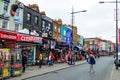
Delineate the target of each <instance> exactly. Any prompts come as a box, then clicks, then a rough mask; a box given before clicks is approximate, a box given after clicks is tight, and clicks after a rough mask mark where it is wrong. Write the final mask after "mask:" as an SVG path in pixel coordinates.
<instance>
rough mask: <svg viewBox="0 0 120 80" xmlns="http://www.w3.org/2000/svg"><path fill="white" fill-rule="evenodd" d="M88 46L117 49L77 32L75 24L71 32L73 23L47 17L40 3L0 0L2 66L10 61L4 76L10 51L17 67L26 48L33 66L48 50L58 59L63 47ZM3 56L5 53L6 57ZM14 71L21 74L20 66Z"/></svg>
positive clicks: (86, 47) (71, 48)
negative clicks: (40, 8)
mask: <svg viewBox="0 0 120 80" xmlns="http://www.w3.org/2000/svg"><path fill="white" fill-rule="evenodd" d="M72 32H73V38H72V36H71V34H72ZM71 43H73V45H72V46H71ZM103 45H104V46H106V47H104V46H103ZM88 48H90V49H93V50H94V51H96V50H98V49H100V50H108V49H110V50H111V51H114V50H115V45H114V43H112V42H110V41H107V40H102V39H99V38H94V39H93V38H91V39H90V38H89V39H85V38H84V37H83V36H81V35H79V34H78V33H77V27H76V26H74V27H73V31H72V26H71V25H66V24H63V23H62V20H61V19H51V18H50V17H48V16H46V13H45V12H44V11H43V12H41V11H40V10H39V7H38V5H37V4H33V5H28V6H26V5H24V4H23V3H22V2H19V1H18V0H0V69H2V68H1V67H2V64H3V63H2V62H3V60H4V61H5V63H6V62H7V63H6V64H4V65H6V69H5V70H4V71H3V73H4V75H7V76H8V75H9V74H8V69H9V67H8V64H9V65H11V64H10V62H9V61H12V60H11V59H10V60H9V54H10V55H13V54H14V55H15V56H16V58H15V59H14V61H16V62H14V63H15V64H16V66H17V65H19V64H18V63H20V61H21V58H20V55H21V53H22V52H24V51H26V52H27V56H28V62H27V64H28V65H34V64H35V63H36V60H37V58H38V55H39V54H40V53H42V54H43V57H44V58H46V56H48V53H49V51H52V52H55V53H54V55H55V56H56V57H57V58H58V57H60V56H61V54H60V53H61V52H62V51H64V50H75V51H78V52H79V51H80V50H83V49H84V50H87V49H88ZM3 53H4V55H3ZM1 56H4V59H3V58H2V57H1ZM17 59H19V61H18V60H17ZM56 63H57V62H56ZM18 67H19V66H18ZM14 72H15V73H16V74H17V73H20V72H19V71H18V69H17V70H16V71H14ZM0 74H1V70H0Z"/></svg>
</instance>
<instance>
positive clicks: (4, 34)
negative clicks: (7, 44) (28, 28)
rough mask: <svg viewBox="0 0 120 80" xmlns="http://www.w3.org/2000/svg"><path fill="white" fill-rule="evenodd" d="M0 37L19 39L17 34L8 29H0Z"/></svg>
mask: <svg viewBox="0 0 120 80" xmlns="http://www.w3.org/2000/svg"><path fill="white" fill-rule="evenodd" d="M0 38H2V39H8V40H17V34H15V33H12V32H7V31H6V32H3V31H0Z"/></svg>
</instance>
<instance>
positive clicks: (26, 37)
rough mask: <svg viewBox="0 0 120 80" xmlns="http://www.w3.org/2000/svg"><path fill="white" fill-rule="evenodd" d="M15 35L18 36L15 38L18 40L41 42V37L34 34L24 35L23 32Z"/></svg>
mask: <svg viewBox="0 0 120 80" xmlns="http://www.w3.org/2000/svg"><path fill="white" fill-rule="evenodd" d="M17 37H18V38H17V40H18V41H26V42H37V43H42V38H39V37H35V36H29V35H24V34H18V35H17Z"/></svg>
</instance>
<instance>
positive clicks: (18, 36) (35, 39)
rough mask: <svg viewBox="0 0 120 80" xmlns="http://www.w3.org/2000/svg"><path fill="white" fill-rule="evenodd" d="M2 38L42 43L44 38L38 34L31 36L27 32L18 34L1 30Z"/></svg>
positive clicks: (0, 35) (0, 36)
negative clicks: (37, 35)
mask: <svg viewBox="0 0 120 80" xmlns="http://www.w3.org/2000/svg"><path fill="white" fill-rule="evenodd" d="M0 38H1V39H7V40H16V41H26V42H36V43H42V38H40V37H36V36H30V35H25V34H17V33H15V32H10V31H7V30H6V31H5V30H0Z"/></svg>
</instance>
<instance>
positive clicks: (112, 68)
mask: <svg viewBox="0 0 120 80" xmlns="http://www.w3.org/2000/svg"><path fill="white" fill-rule="evenodd" d="M113 71H114V65H113V67H112V72H111V76H110V80H112V77H113Z"/></svg>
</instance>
